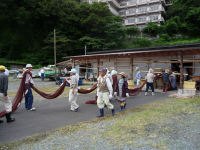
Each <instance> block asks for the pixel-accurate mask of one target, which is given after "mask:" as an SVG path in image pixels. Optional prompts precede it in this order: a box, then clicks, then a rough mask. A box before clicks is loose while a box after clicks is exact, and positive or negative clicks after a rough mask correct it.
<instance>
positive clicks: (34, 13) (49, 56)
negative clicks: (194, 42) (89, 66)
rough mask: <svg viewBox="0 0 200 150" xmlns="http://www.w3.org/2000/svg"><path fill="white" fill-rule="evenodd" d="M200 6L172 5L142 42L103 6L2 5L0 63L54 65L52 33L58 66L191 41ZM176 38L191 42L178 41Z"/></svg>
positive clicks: (70, 0) (65, 1)
mask: <svg viewBox="0 0 200 150" xmlns="http://www.w3.org/2000/svg"><path fill="white" fill-rule="evenodd" d="M199 27H200V3H199V2H198V1H197V0H173V5H172V6H171V7H170V8H169V9H168V10H167V14H166V21H165V22H164V23H163V24H161V25H157V24H155V23H148V25H147V26H146V27H145V28H144V29H143V31H142V32H143V33H145V36H146V35H148V36H151V37H160V38H158V39H157V40H155V41H152V40H148V39H146V38H138V35H139V34H140V30H139V29H138V28H137V27H124V26H123V25H122V18H121V17H119V16H115V15H113V14H112V13H111V12H110V10H109V8H108V6H107V4H106V3H103V2H100V3H96V2H94V3H92V4H88V3H84V2H82V3H80V2H79V1H77V0H20V1H16V0H1V1H0V33H1V34H0V57H2V58H6V60H19V61H20V62H22V61H23V62H26V63H32V64H41V65H46V64H52V63H54V60H53V58H54V51H53V44H54V43H53V30H54V29H56V41H57V43H56V45H57V47H56V48H57V61H58V62H59V61H62V60H63V59H62V58H63V57H64V56H70V55H81V54H84V47H85V45H87V48H88V50H89V51H97V50H103V49H115V48H116V49H120V48H133V47H147V46H153V45H162V44H163V45H165V44H169V43H170V44H171V43H173V40H175V42H176V41H180V42H183V41H184V40H186V41H187V40H188V41H190V39H191V37H197V39H198V37H200V28H199ZM177 35H182V36H183V37H185V36H186V37H187V36H189V37H190V38H189V39H187V38H185V39H183V40H182V41H181V40H177V38H173V37H176V36H177Z"/></svg>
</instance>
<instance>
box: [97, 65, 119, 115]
mask: <svg viewBox="0 0 200 150" xmlns="http://www.w3.org/2000/svg"><path fill="white" fill-rule="evenodd" d="M106 73H107V69H105V68H104V69H102V70H101V75H100V76H99V78H98V79H97V81H98V84H97V96H98V98H97V106H98V108H99V111H100V115H99V116H97V117H103V116H104V110H103V109H104V107H105V105H106V106H107V108H108V109H111V110H112V115H114V114H115V109H114V106H113V104H111V103H110V100H109V99H112V93H113V89H112V84H111V82H110V79H109V78H108V77H107V75H106Z"/></svg>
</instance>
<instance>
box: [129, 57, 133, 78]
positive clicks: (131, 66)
mask: <svg viewBox="0 0 200 150" xmlns="http://www.w3.org/2000/svg"><path fill="white" fill-rule="evenodd" d="M130 79H131V80H133V57H130Z"/></svg>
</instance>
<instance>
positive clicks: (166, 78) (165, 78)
mask: <svg viewBox="0 0 200 150" xmlns="http://www.w3.org/2000/svg"><path fill="white" fill-rule="evenodd" d="M169 76H170V73H169V69H165V72H164V73H163V92H167V91H168V88H169Z"/></svg>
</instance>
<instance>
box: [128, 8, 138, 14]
mask: <svg viewBox="0 0 200 150" xmlns="http://www.w3.org/2000/svg"><path fill="white" fill-rule="evenodd" d="M135 13H136V9H129V10H128V14H135Z"/></svg>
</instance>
